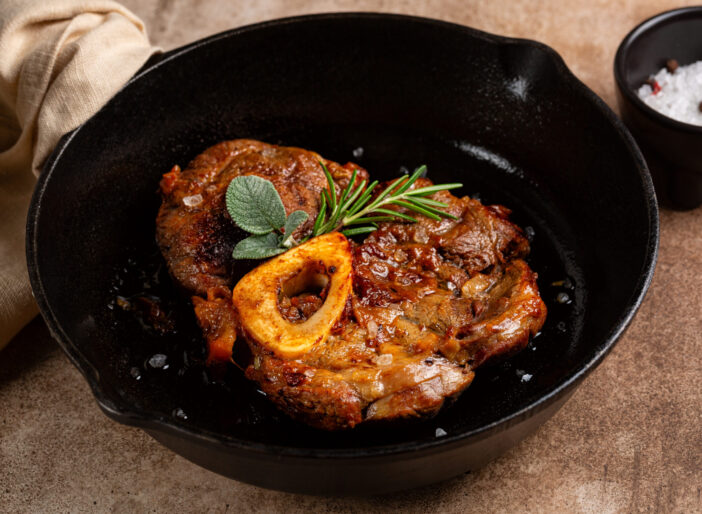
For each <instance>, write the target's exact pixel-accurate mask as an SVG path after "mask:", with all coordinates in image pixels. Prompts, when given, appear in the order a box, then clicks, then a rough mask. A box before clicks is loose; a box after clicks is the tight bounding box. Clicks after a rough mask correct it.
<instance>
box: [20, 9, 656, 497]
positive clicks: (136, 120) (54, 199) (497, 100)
mask: <svg viewBox="0 0 702 514" xmlns="http://www.w3.org/2000/svg"><path fill="white" fill-rule="evenodd" d="M239 137H250V138H257V139H261V140H263V141H268V142H273V143H282V144H286V145H296V146H301V147H304V148H310V149H314V150H316V151H318V152H320V153H321V154H322V155H324V156H325V157H327V158H330V159H334V160H337V161H340V162H346V161H347V160H354V161H356V162H358V163H359V164H361V165H363V166H365V167H366V168H367V169H369V170H371V173H372V174H373V176H374V177H376V178H388V177H392V176H394V175H396V174H397V173H398V172H400V170H401V169H402V167H407V168H412V167H415V166H417V165H420V164H423V163H425V164H427V165H428V167H429V175H430V177H431V178H432V179H434V180H435V181H436V182H446V181H461V182H463V183H464V184H465V187H464V190H463V191H462V193H463V194H478V195H480V196H481V198H482V199H483V201H485V202H486V203H501V204H504V205H506V206H509V207H510V208H511V209H513V211H514V214H513V219H514V220H515V221H516V222H517V223H519V224H520V225H521V226H523V227H527V228H526V230H527V233H528V234H529V236H530V237H532V239H533V240H532V254H531V257H530V263H531V265H532V267H533V268H534V269H535V270H536V271H537V272H538V273H539V285H540V288H541V291H542V294H543V296H544V299H545V300H546V303H547V305H548V307H549V316H548V319H547V321H546V325H545V326H544V329H543V331H542V333H541V334H540V335H539V336H538V337H536V338H535V339H534V340H533V341H532V343H531V344H530V345H529V347H528V348H527V349H525V350H524V351H523V352H521V353H520V354H518V355H517V356H515V357H513V358H512V359H510V360H507V361H504V362H502V363H498V364H495V365H493V366H492V367H486V368H483V369H480V370H479V371H478V372H477V378H476V379H475V381H474V383H473V385H471V387H470V388H469V389H468V390H467V391H466V393H465V394H463V396H461V397H460V399H458V400H457V401H456V402H455V403H453V404H452V405H450V406H448V407H446V408H444V409H443V411H442V412H441V413H440V414H439V415H438V416H437V417H435V418H433V419H430V420H425V421H419V422H410V423H404V424H398V425H394V426H367V427H363V426H362V427H359V428H357V429H355V430H353V431H349V432H344V433H324V432H320V431H316V430H313V429H310V428H307V427H305V426H302V425H299V424H296V423H294V422H292V421H290V420H289V419H287V418H286V417H285V416H283V415H281V414H279V413H278V412H277V411H276V410H275V409H274V408H272V407H271V406H270V405H269V404H268V402H267V401H266V399H265V398H264V397H263V396H262V395H261V394H260V393H258V392H257V390H256V388H255V387H254V385H253V384H250V383H248V382H247V381H246V380H244V379H243V378H242V376H241V373H240V372H239V371H238V370H237V369H236V368H234V367H233V366H232V368H231V369H229V370H227V371H226V373H224V374H215V373H213V372H211V371H208V370H207V369H206V368H205V367H204V366H203V364H202V358H203V351H202V343H201V340H200V337H199V335H198V332H197V329H196V327H195V323H194V320H193V317H192V314H191V313H190V307H189V305H188V300H187V298H184V297H183V296H181V295H180V294H179V293H178V292H177V291H175V290H174V289H173V287H172V285H171V283H170V281H169V279H168V277H167V274H166V273H165V271H164V269H163V266H162V260H161V258H160V256H159V254H158V251H157V249H156V246H155V244H154V216H155V214H156V211H157V209H158V206H159V197H158V194H157V192H156V191H157V186H158V181H159V178H160V176H161V174H162V173H164V172H166V171H168V170H169V169H170V167H171V166H173V165H174V164H176V163H179V164H181V165H184V164H187V162H188V160H189V159H191V158H192V157H194V156H195V155H197V154H198V153H200V152H201V151H202V150H204V149H205V148H207V147H208V146H209V145H212V144H214V143H216V142H218V141H221V140H224V139H229V138H239ZM27 230H28V232H27V257H28V262H29V271H30V277H31V281H32V286H33V288H34V293H35V295H36V298H37V301H38V303H39V306H40V308H41V312H42V314H43V316H44V318H45V320H46V322H47V324H48V325H49V327H50V329H51V331H52V333H53V335H54V337H55V338H56V339H57V340H58V341H59V343H60V345H61V346H62V347H63V349H64V350H65V351H66V353H67V354H68V356H69V357H70V358H71V360H72V361H73V363H74V364H75V365H76V366H77V367H78V368H79V369H80V370H81V372H82V373H83V375H84V376H85V378H86V380H87V381H88V382H89V384H90V386H91V387H92V390H93V392H94V394H95V396H96V398H97V400H98V403H99V405H100V407H101V408H102V409H103V411H104V412H105V413H106V414H107V415H108V416H110V417H111V418H113V419H115V420H117V421H119V422H121V423H125V424H128V425H135V426H139V427H142V428H143V429H144V430H146V431H147V432H148V433H149V434H151V435H152V436H153V437H154V438H156V439H157V440H158V441H160V442H162V443H163V444H164V445H166V446H168V447H169V448H171V449H172V450H173V451H175V452H177V453H179V454H181V455H183V456H185V457H187V458H188V459H190V460H192V461H194V462H196V463H198V464H200V465H202V466H205V467H207V468H210V469H212V470H215V471H217V472H219V473H222V474H224V475H227V476H229V477H232V478H235V479H237V480H242V481H245V482H249V483H252V484H257V485H260V486H263V487H269V488H275V489H281V490H287V491H295V492H306V493H325V494H328V493H334V494H346V493H377V492H385V491H392V490H398V489H403V488H410V487H416V486H419V485H423V484H428V483H431V482H435V481H439V480H442V479H446V478H448V477H451V476H454V475H456V474H459V473H462V472H465V471H468V470H471V469H475V468H477V467H479V466H481V465H483V464H484V463H485V462H487V461H488V460H490V459H492V458H494V457H495V456H497V455H499V454H500V453H502V452H504V451H505V450H507V449H508V448H510V447H511V446H513V445H514V444H515V443H516V442H517V441H519V440H520V439H522V438H524V437H525V436H526V435H527V434H529V433H531V432H533V431H534V430H535V429H536V428H537V427H538V426H539V425H540V424H542V423H543V422H544V421H545V420H546V419H548V418H549V417H550V416H551V415H553V413H554V412H556V411H557V410H558V408H559V407H560V406H561V405H562V404H563V403H564V402H565V401H566V400H567V398H568V397H569V396H570V394H571V393H572V392H573V390H574V389H575V387H576V386H577V385H578V384H579V383H580V382H581V381H582V380H583V378H584V377H585V376H586V375H587V373H588V372H589V371H591V370H592V369H593V368H594V367H595V366H596V365H597V364H598V363H599V362H600V361H601V360H602V358H603V357H604V356H605V355H606V354H607V352H608V351H609V350H610V349H611V348H612V346H613V345H614V343H615V341H616V340H617V338H618V337H619V336H620V335H621V334H622V332H623V331H624V329H625V328H626V326H627V325H628V323H629V322H630V321H631V319H632V317H633V315H634V312H635V311H636V309H637V308H638V306H639V304H640V303H641V300H642V298H643V296H644V294H645V292H646V289H647V288H648V285H649V283H650V280H651V277H652V274H653V269H654V265H655V260H656V254H657V245H658V215H657V208H656V200H655V196H654V193H653V189H652V186H651V181H650V177H649V174H648V171H647V169H646V165H645V163H644V161H643V159H642V157H641V154H640V153H639V151H638V149H637V147H636V145H635V143H634V142H633V140H632V138H631V137H630V135H629V133H628V132H627V131H626V129H625V128H624V126H623V125H622V123H621V122H620V121H619V119H618V118H617V117H616V116H615V115H614V114H613V113H612V112H611V111H610V110H609V108H608V107H607V106H606V105H605V104H604V103H603V102H602V101H601V100H600V99H599V98H598V97H597V96H595V94H594V93H592V91H590V90H589V89H588V88H587V87H585V86H584V85H583V84H582V83H580V82H579V81H578V80H577V79H576V78H575V77H574V76H573V75H572V74H571V73H570V72H569V71H568V69H567V68H566V66H565V65H564V63H563V61H562V60H561V58H560V57H559V56H558V55H557V54H556V53H555V52H554V51H553V50H551V49H549V48H548V47H546V46H544V45H541V44H539V43H535V42H531V41H524V40H514V39H506V38H502V37H497V36H492V35H489V34H485V33H482V32H478V31H475V30H472V29H469V28H466V27H461V26H458V25H452V24H449V23H444V22H439V21H433V20H427V19H421V18H411V17H404V16H394V15H378V14H332V15H320V16H307V17H301V18H292V19H285V20H278V21H273V22H268V23H263V24H259V25H253V26H250V27H244V28H241V29H236V30H233V31H229V32H225V33H223V34H220V35H217V36H213V37H211V38H209V39H206V40H204V41H199V42H196V43H193V44H191V45H188V46H186V47H184V48H181V49H178V50H174V51H172V52H169V53H166V54H164V55H162V56H160V57H159V58H157V59H155V60H154V61H153V62H151V63H149V64H148V65H147V66H145V67H144V69H143V70H142V71H141V72H140V73H138V74H137V75H136V76H135V77H134V78H133V79H132V80H131V81H130V82H129V84H127V85H126V86H125V87H124V88H123V89H122V90H121V91H120V92H119V93H118V94H117V95H116V96H115V97H114V98H113V99H112V100H111V101H110V102H109V103H108V104H107V105H106V106H105V107H104V108H103V109H102V110H101V111H100V112H98V113H97V114H96V115H95V116H93V118H91V119H90V120H89V121H88V122H86V123H85V124H84V125H83V126H81V127H80V128H78V129H77V130H75V131H74V132H73V133H71V134H69V135H67V136H66V137H65V138H64V139H63V141H62V142H61V144H60V145H59V146H58V148H57V149H56V151H55V152H54V154H53V156H52V157H51V159H50V160H49V162H48V163H47V164H46V167H45V169H44V173H43V175H42V177H41V179H40V181H39V184H38V187H37V189H36V192H35V194H34V198H33V200H32V205H31V209H30V213H29V221H28V229H27ZM118 296H119V300H117V297H118ZM137 297H141V300H138V299H137ZM144 297H146V298H147V299H152V300H154V301H157V302H160V305H161V307H162V309H163V310H164V311H167V312H168V313H169V315H170V318H169V319H174V320H175V325H174V327H173V328H174V329H175V333H173V331H168V330H167V331H166V333H161V332H159V331H158V330H156V329H154V328H153V326H152V325H151V324H149V323H144V314H143V310H144V305H147V306H148V301H146V302H144V300H143V298H144ZM125 301H126V302H131V303H129V304H128V303H126V302H125ZM140 302H141V303H140ZM128 305H136V307H134V308H133V309H127V310H125V309H123V308H121V307H126V306H128ZM140 305H141V306H140ZM120 306H121V307H120ZM147 310H148V309H147Z"/></svg>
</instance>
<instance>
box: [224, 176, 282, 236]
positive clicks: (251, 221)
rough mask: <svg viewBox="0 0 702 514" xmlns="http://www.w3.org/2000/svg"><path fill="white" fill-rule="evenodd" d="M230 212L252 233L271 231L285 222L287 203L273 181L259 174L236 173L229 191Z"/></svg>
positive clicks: (238, 222)
mask: <svg viewBox="0 0 702 514" xmlns="http://www.w3.org/2000/svg"><path fill="white" fill-rule="evenodd" d="M226 205H227V210H228V211H229V215H230V216H231V217H232V220H234V223H236V224H237V225H238V226H239V227H241V228H242V229H244V230H246V231H247V232H251V233H252V234H258V235H261V234H268V233H269V232H272V231H273V230H279V229H280V228H282V227H283V225H284V224H285V207H284V206H283V201H282V200H281V199H280V195H279V194H278V191H276V190H275V187H274V186H273V183H272V182H270V181H269V180H266V179H264V178H261V177H257V176H256V175H245V176H243V177H236V178H235V179H233V180H232V181H231V182H230V183H229V187H227V194H226Z"/></svg>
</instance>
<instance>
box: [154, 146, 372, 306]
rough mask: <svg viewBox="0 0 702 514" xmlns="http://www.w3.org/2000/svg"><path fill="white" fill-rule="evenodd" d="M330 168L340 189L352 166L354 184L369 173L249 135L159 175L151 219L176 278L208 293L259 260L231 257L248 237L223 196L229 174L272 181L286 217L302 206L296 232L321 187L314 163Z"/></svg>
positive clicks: (314, 206) (307, 225)
mask: <svg viewBox="0 0 702 514" xmlns="http://www.w3.org/2000/svg"><path fill="white" fill-rule="evenodd" d="M320 161H321V162H323V163H324V164H325V165H326V166H327V167H328V169H329V171H330V172H331V174H332V176H333V177H334V180H335V182H336V184H337V187H338V191H337V192H339V193H340V192H341V191H342V190H343V188H344V187H346V186H347V185H348V182H349V180H350V179H351V174H352V172H353V170H354V169H358V174H357V179H356V181H357V182H358V183H360V181H361V180H363V179H367V178H368V173H367V172H366V171H365V170H364V169H362V168H359V167H358V166H356V165H354V164H351V163H349V164H346V165H345V166H341V165H339V164H337V163H335V162H331V161H327V160H326V159H324V158H322V157H321V156H319V155H318V154H316V153H314V152H310V151H308V150H303V149H301V148H290V147H283V146H276V145H269V144H266V143H261V142H260V141H253V140H250V139H236V140H233V141H225V142H223V143H219V144H217V145H215V146H213V147H211V148H208V149H207V150H205V151H204V152H203V153H202V154H200V155H198V156H197V157H196V158H195V159H194V160H193V161H192V162H191V163H190V165H189V166H188V167H187V168H186V169H185V170H181V169H180V168H179V167H178V166H174V167H173V169H172V170H171V171H170V172H168V173H166V174H165V175H164V176H163V179H162V180H161V196H162V200H163V201H162V204H161V209H160V210H159V212H158V217H157V219H156V239H157V241H158V244H159V246H160V248H161V253H163V256H164V257H165V258H166V262H167V263H168V269H169V271H170V273H171V276H172V277H173V278H174V280H175V281H176V282H177V283H178V284H179V285H180V286H181V287H182V288H183V289H185V291H186V292H188V293H190V294H195V295H198V296H202V297H206V296H207V290H208V289H210V288H213V287H218V286H225V287H227V288H229V289H231V288H232V286H233V285H234V284H235V283H236V281H237V280H238V279H239V278H241V277H242V276H243V275H244V274H245V273H246V272H248V271H250V270H251V269H253V267H254V266H256V265H257V264H259V262H258V261H252V262H242V261H238V262H236V263H233V262H232V250H233V249H234V246H235V245H236V243H237V242H238V241H239V240H241V239H243V238H244V237H245V236H246V235H248V234H245V233H244V232H243V231H241V230H239V229H238V228H236V227H235V225H234V223H232V220H231V218H230V217H229V213H228V212H227V209H226V206H225V202H224V195H225V193H226V190H227V186H229V182H231V181H232V179H233V178H235V177H238V176H241V175H258V176H259V177H262V178H265V179H267V180H270V181H271V182H273V185H274V186H275V188H276V190H277V191H278V193H279V194H280V197H281V199H282V200H283V205H285V210H286V213H287V214H290V213H291V212H292V211H296V210H303V211H305V212H307V214H308V215H309V218H308V219H307V221H306V222H305V223H304V224H303V225H302V226H301V227H300V228H299V229H298V232H297V233H296V237H297V235H299V234H303V233H308V232H309V231H310V230H311V229H312V225H313V224H314V219H315V216H316V215H317V212H318V209H319V194H320V192H321V190H322V188H324V187H327V181H326V178H325V177H324V172H323V171H322V169H321V167H320V165H319V162H320Z"/></svg>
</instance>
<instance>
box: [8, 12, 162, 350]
mask: <svg viewBox="0 0 702 514" xmlns="http://www.w3.org/2000/svg"><path fill="white" fill-rule="evenodd" d="M157 51H159V50H158V49H157V48H154V47H152V46H151V45H150V44H149V39H148V37H147V35H146V30H145V28H144V24H143V23H142V22H141V21H140V20H139V18H137V17H136V16H134V14H132V13H131V12H130V11H128V10H127V9H125V8H124V7H122V6H121V5H119V4H117V3H115V2H111V1H108V0H85V1H80V0H0V349H1V348H3V347H4V346H5V345H6V344H7V342H8V341H9V340H10V339H11V338H12V337H13V336H14V335H15V334H16V333H17V332H18V331H19V330H20V328H22V327H23V326H24V325H25V324H26V323H28V322H29V321H30V320H31V319H32V318H33V317H34V316H35V315H36V313H37V307H36V303H35V302H34V299H33V298H32V293H31V289H30V287H29V278H28V275H27V264H26V260H25V253H24V232H25V223H26V217H27V208H28V205H29V199H30V197H31V193H32V189H33V187H34V183H35V181H36V177H37V176H38V175H39V173H40V171H41V167H42V165H43V163H44V161H45V160H46V158H47V157H48V156H49V155H50V154H51V151H52V150H53V148H54V146H56V143H57V142H58V141H59V139H60V138H61V136H63V135H64V134H65V133H67V132H69V131H71V130H73V129H74V128H76V127H77V126H79V125H80V124H81V123H83V122H84V121H85V120H87V119H88V118H89V117H90V116H92V115H93V114H94V113H95V112H96V111H97V110H98V109H100V107H101V106H102V105H103V104H104V103H105V102H106V101H107V100H108V99H109V98H110V97H111V96H112V95H114V94H115V93H116V92H117V90H119V89H120V87H122V86H123V85H124V84H125V82H127V80H129V78H130V77H132V75H134V73H135V72H136V71H137V70H138V69H139V68H140V67H141V66H142V65H143V64H144V63H145V62H146V60H147V59H148V58H149V57H150V56H151V55H152V54H153V53H155V52H157ZM66 300H67V301H70V298H67V299H66Z"/></svg>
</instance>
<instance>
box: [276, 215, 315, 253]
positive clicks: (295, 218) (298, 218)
mask: <svg viewBox="0 0 702 514" xmlns="http://www.w3.org/2000/svg"><path fill="white" fill-rule="evenodd" d="M307 218H309V215H308V214H307V213H306V212H305V211H294V212H291V213H290V216H288V219H287V220H286V221H285V227H283V232H284V235H283V241H282V242H281V244H282V245H285V243H287V242H288V241H289V240H290V238H291V237H292V235H293V232H295V231H296V230H297V229H298V227H299V226H300V225H302V224H303V223H304V222H305V221H307Z"/></svg>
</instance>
